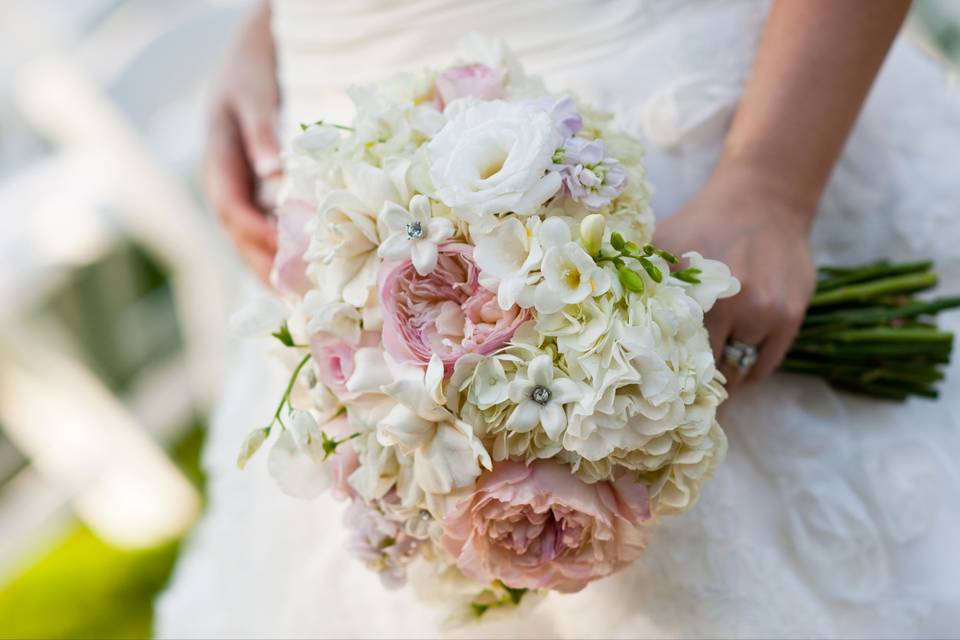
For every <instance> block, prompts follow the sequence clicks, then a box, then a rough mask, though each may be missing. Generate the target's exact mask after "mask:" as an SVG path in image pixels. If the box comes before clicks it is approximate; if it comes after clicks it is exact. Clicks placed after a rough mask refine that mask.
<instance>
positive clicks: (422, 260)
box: [377, 195, 453, 276]
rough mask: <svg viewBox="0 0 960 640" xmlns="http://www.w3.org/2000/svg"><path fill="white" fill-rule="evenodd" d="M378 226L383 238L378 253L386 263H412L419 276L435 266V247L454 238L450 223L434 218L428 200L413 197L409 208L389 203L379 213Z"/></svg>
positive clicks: (422, 197)
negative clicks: (398, 261)
mask: <svg viewBox="0 0 960 640" xmlns="http://www.w3.org/2000/svg"><path fill="white" fill-rule="evenodd" d="M379 224H380V226H381V227H382V229H383V231H382V232H381V235H384V236H386V239H385V240H384V241H383V243H382V244H381V245H380V248H379V249H378V250H377V253H378V254H379V255H380V257H381V258H384V259H386V260H405V259H406V258H407V257H409V258H410V259H411V261H412V262H413V268H414V269H416V270H417V273H419V274H420V275H422V276H425V275H427V274H429V273H431V272H432V271H433V269H434V267H436V266H437V245H438V244H440V243H441V242H443V241H444V240H449V239H450V237H451V236H452V235H453V223H452V222H451V221H450V220H448V219H447V218H434V217H433V215H432V213H431V211H430V199H429V198H427V196H424V195H416V196H414V197H413V199H412V200H410V208H409V210H408V209H404V208H403V207H401V206H400V205H398V204H396V203H393V202H388V203H387V204H386V205H385V206H384V207H383V211H381V212H380V217H379Z"/></svg>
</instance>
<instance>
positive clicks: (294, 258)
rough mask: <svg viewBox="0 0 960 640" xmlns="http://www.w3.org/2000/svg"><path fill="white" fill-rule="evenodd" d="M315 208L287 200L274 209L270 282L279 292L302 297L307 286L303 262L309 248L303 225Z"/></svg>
mask: <svg viewBox="0 0 960 640" xmlns="http://www.w3.org/2000/svg"><path fill="white" fill-rule="evenodd" d="M315 213H316V210H315V207H313V206H312V205H310V204H309V203H308V202H305V201H303V200H296V199H289V200H287V201H285V202H284V203H283V204H281V205H280V207H278V208H277V255H276V257H275V258H274V259H273V269H272V271H271V273H270V282H271V284H273V286H274V287H275V288H276V289H277V291H280V292H281V293H293V294H296V295H298V296H302V295H304V294H305V293H306V292H307V291H308V290H309V289H310V287H311V284H312V283H311V282H310V279H309V278H308V277H307V263H306V261H305V260H304V259H303V254H304V253H306V251H307V248H308V246H309V245H310V236H309V234H308V233H307V222H309V221H310V218H311V217H312V216H313V215H314V214H315Z"/></svg>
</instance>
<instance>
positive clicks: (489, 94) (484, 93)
mask: <svg viewBox="0 0 960 640" xmlns="http://www.w3.org/2000/svg"><path fill="white" fill-rule="evenodd" d="M502 96H503V72H502V71H499V70H496V69H491V68H490V67H488V66H487V65H485V64H465V65H460V66H457V67H450V68H449V69H446V70H444V71H442V72H441V73H440V75H438V76H437V81H436V86H435V87H434V103H435V104H436V105H437V108H438V109H440V110H441V111H443V108H444V107H445V106H447V105H448V104H450V103H451V102H453V101H454V100H458V99H460V98H477V99H480V100H495V99H497V98H500V97H502Z"/></svg>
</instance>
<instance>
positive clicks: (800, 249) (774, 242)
mask: <svg viewBox="0 0 960 640" xmlns="http://www.w3.org/2000/svg"><path fill="white" fill-rule="evenodd" d="M810 206H812V205H810V204H807V203H806V199H802V198H796V197H793V196H791V195H790V194H789V193H787V190H786V189H778V188H777V187H776V186H775V183H774V182H773V181H771V180H769V178H768V177H767V176H764V175H763V174H762V172H761V171H753V170H749V169H743V168H740V167H730V166H725V165H723V163H721V165H720V166H719V167H718V169H717V170H716V171H715V173H714V174H713V177H712V178H711V179H710V180H709V181H708V182H707V184H706V186H705V187H704V188H703V189H702V190H701V191H700V192H699V193H698V194H697V195H696V196H695V197H694V198H693V199H692V200H690V202H688V203H687V204H686V205H685V206H684V207H683V209H681V210H680V211H679V212H678V213H677V214H676V215H674V216H672V217H670V218H669V219H667V220H666V221H665V222H663V223H662V224H661V225H660V227H659V228H658V229H657V233H656V243H657V244H658V245H659V246H662V247H664V248H666V249H669V250H672V251H678V252H683V251H690V250H694V251H699V252H700V253H702V254H703V255H704V257H707V258H712V259H716V260H721V261H723V262H725V263H726V264H727V265H729V267H730V269H731V270H732V271H733V274H734V275H735V276H736V277H737V278H739V280H740V282H741V284H742V290H741V293H740V294H738V295H736V296H734V297H732V298H728V299H726V300H721V301H719V302H718V303H717V304H716V306H715V307H714V308H713V309H712V310H711V312H710V313H709V314H708V315H707V328H708V329H709V331H710V342H711V346H712V347H713V351H714V354H715V355H716V356H717V362H718V363H720V365H721V369H722V371H723V372H724V374H725V375H726V376H727V379H728V380H729V382H730V384H729V388H731V389H732V388H735V387H737V386H738V385H739V384H740V383H741V382H744V381H748V382H757V381H760V380H762V379H764V378H766V377H767V376H768V375H770V373H772V372H773V371H774V370H775V369H776V368H777V366H778V365H779V364H780V361H781V360H782V359H783V356H784V355H785V354H786V352H787V350H788V349H789V347H790V344H791V342H792V341H793V339H794V337H795V336H796V333H797V330H798V329H799V327H800V324H801V322H802V321H803V316H804V312H805V310H806V306H807V301H808V300H809V297H810V294H811V292H812V290H813V287H814V281H815V275H816V272H815V268H814V266H813V262H812V260H811V256H810V245H809V239H808V236H809V225H810V220H811V219H812V216H811V213H812V212H811V211H810V210H809V207H810ZM729 340H738V341H740V342H744V343H746V344H750V345H755V346H756V347H757V349H758V350H759V359H758V361H757V363H756V365H755V366H754V367H753V369H752V370H751V371H750V373H749V374H747V375H746V376H741V375H740V374H739V372H737V371H736V370H735V369H733V368H731V367H729V366H727V365H726V364H725V363H723V359H722V354H721V351H722V349H723V346H724V344H726V343H727V342H728V341H729Z"/></svg>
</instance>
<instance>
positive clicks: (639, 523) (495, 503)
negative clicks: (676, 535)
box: [441, 460, 650, 593]
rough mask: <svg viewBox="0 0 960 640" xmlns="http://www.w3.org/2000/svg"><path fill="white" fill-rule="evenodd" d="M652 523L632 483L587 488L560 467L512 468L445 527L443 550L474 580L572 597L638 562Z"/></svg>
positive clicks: (487, 481) (498, 472) (501, 469)
mask: <svg viewBox="0 0 960 640" xmlns="http://www.w3.org/2000/svg"><path fill="white" fill-rule="evenodd" d="M649 519H650V509H649V501H648V496H647V489H646V486H645V485H643V484H642V483H640V482H639V481H637V480H636V479H635V478H632V477H630V476H628V475H624V476H622V477H621V478H620V479H618V480H616V481H615V482H598V483H596V484H587V483H585V482H583V481H582V480H580V479H578V478H577V477H576V476H574V475H572V474H571V472H570V468H569V467H567V466H565V465H562V464H560V463H557V462H553V461H547V460H542V461H537V462H534V463H533V464H531V465H529V466H527V465H525V464H523V463H522V462H515V461H512V460H507V461H504V462H499V463H497V464H496V465H495V466H494V468H493V471H491V472H490V473H488V474H485V475H484V476H481V477H480V479H479V480H478V482H477V487H476V490H475V491H474V493H473V495H472V496H470V497H469V498H467V499H465V500H463V501H462V502H460V503H459V504H458V505H457V506H456V507H455V508H454V509H453V510H452V511H451V512H450V513H449V514H448V515H447V516H446V517H445V518H444V519H443V520H442V521H441V525H442V527H443V531H444V533H443V538H442V541H441V544H442V545H443V547H444V548H445V549H446V550H447V551H448V552H450V553H451V554H452V555H453V557H455V558H456V559H457V566H458V567H459V568H460V570H461V571H463V573H464V574H466V575H467V576H470V577H471V578H474V579H476V580H480V581H490V580H502V581H503V583H504V584H506V585H508V586H510V587H513V588H527V589H553V590H556V591H562V592H566V593H570V592H574V591H579V590H580V589H582V588H583V587H585V586H586V585H587V583H589V582H591V581H593V580H597V579H599V578H602V577H604V576H607V575H610V574H611V573H613V572H614V571H617V570H619V569H621V568H623V567H625V566H626V565H627V564H629V563H630V562H632V561H633V560H635V559H636V558H637V557H639V556H640V553H641V552H642V550H643V548H644V546H645V544H646V532H645V528H644V527H643V523H644V522H646V521H647V520H649Z"/></svg>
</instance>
